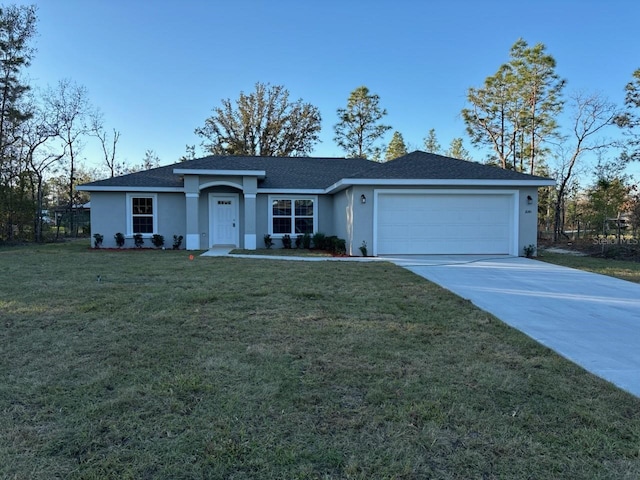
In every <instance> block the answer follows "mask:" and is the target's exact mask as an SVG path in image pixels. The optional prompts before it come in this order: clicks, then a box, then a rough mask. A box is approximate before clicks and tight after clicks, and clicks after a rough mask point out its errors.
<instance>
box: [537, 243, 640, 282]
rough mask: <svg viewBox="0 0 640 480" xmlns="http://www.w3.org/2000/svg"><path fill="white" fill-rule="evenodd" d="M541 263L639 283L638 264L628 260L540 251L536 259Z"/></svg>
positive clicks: (639, 264) (639, 270)
mask: <svg viewBox="0 0 640 480" xmlns="http://www.w3.org/2000/svg"><path fill="white" fill-rule="evenodd" d="M537 259H538V260H542V261H543V262H548V263H553V264H555V265H562V266H564V267H571V268H577V269H579V270H586V271H588V272H594V273H600V274H602V275H608V276H610V277H616V278H620V279H622V280H628V281H629V282H635V283H640V263H639V262H633V261H628V260H612V259H607V258H595V257H589V256H584V257H582V256H576V255H568V254H563V253H552V252H547V251H544V250H542V251H541V252H539V255H538V257H537Z"/></svg>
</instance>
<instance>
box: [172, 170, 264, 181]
mask: <svg viewBox="0 0 640 480" xmlns="http://www.w3.org/2000/svg"><path fill="white" fill-rule="evenodd" d="M173 173H174V174H175V175H217V176H225V177H230V176H234V177H238V176H241V177H258V178H260V179H262V178H265V177H266V176H267V172H266V171H265V170H220V169H217V170H215V169H204V168H174V169H173Z"/></svg>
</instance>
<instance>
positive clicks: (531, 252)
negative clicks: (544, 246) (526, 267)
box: [524, 244, 536, 258]
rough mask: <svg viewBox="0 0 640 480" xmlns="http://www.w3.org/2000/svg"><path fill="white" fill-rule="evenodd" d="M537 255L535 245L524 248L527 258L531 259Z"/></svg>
mask: <svg viewBox="0 0 640 480" xmlns="http://www.w3.org/2000/svg"><path fill="white" fill-rule="evenodd" d="M535 254H536V246H535V245H534V244H531V245H527V246H526V247H524V255H525V256H526V257H527V258H531V257H533V256H534V255H535Z"/></svg>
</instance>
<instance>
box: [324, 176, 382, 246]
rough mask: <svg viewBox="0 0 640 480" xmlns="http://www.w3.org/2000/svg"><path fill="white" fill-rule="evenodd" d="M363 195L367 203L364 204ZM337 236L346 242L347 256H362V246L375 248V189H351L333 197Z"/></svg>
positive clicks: (358, 187) (359, 187)
mask: <svg viewBox="0 0 640 480" xmlns="http://www.w3.org/2000/svg"><path fill="white" fill-rule="evenodd" d="M362 195H364V196H365V199H366V203H362ZM333 197H334V198H333V206H334V208H333V212H334V219H333V220H334V231H335V232H336V233H335V235H337V236H339V237H341V238H344V239H345V240H346V247H347V255H361V252H360V246H361V245H362V244H363V242H365V243H366V245H367V248H368V250H369V252H371V251H372V246H373V188H372V187H361V186H356V187H350V188H347V189H346V190H343V191H341V192H338V193H336V194H335V195H334V196H333Z"/></svg>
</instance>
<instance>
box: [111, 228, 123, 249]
mask: <svg viewBox="0 0 640 480" xmlns="http://www.w3.org/2000/svg"><path fill="white" fill-rule="evenodd" d="M113 238H115V239H116V245H118V248H121V247H123V246H124V233H120V232H118V233H116V234H115V235H114V236H113Z"/></svg>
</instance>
